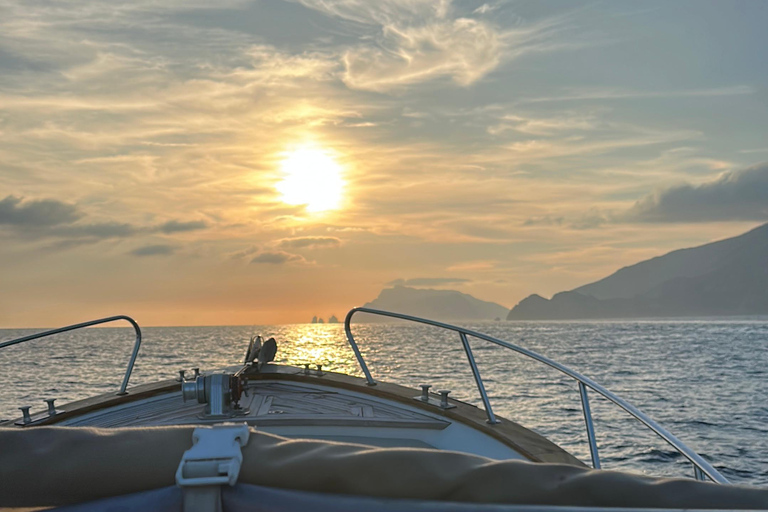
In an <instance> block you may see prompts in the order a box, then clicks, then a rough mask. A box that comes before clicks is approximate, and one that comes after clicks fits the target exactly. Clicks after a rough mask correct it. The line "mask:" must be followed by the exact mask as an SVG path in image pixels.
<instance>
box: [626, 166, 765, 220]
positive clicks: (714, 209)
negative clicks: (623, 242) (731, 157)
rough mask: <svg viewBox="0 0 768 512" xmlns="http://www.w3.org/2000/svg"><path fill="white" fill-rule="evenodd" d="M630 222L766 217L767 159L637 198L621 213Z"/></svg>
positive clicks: (762, 218) (761, 218) (756, 218)
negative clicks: (710, 178) (734, 170)
mask: <svg viewBox="0 0 768 512" xmlns="http://www.w3.org/2000/svg"><path fill="white" fill-rule="evenodd" d="M622 220H626V221H629V222H718V221H765V220H768V162H763V163H760V164H757V165H754V166H752V167H748V168H746V169H743V170H741V171H737V172H726V173H724V174H722V175H721V176H720V177H719V178H718V179H716V180H715V181H712V182H709V183H704V184H702V185H690V184H685V185H679V186H676V187H671V188H668V189H666V190H662V191H660V192H657V193H655V194H651V195H649V196H646V197H644V198H643V199H640V200H639V201H637V202H636V203H635V205H634V206H633V207H632V208H630V209H629V210H628V211H627V212H626V213H625V214H624V215H623V217H622Z"/></svg>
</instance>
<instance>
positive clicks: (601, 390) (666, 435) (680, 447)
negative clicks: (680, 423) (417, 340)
mask: <svg viewBox="0 0 768 512" xmlns="http://www.w3.org/2000/svg"><path fill="white" fill-rule="evenodd" d="M355 313H371V314H374V315H380V316H388V317H391V318H397V319H400V320H408V321H411V322H416V323H420V324H426V325H432V326H434V327H439V328H441V329H446V330H449V331H454V332H457V333H458V334H459V339H460V340H461V344H462V346H463V348H464V353H465V354H466V355H467V361H468V362H469V366H470V367H471V368H472V375H473V376H474V378H475V384H476V385H477V389H478V391H479V392H480V398H481V399H482V401H483V406H484V407H485V412H486V415H487V416H488V423H491V424H494V423H498V420H497V419H496V416H495V414H494V413H493V409H492V407H491V402H490V399H489V398H488V393H487V392H486V391H485V385H484V384H483V379H482V378H481V377H480V370H479V369H478V367H477V363H476V362H475V357H474V355H473V353H472V348H471V347H470V346H469V340H468V339H467V336H472V337H474V338H478V339H481V340H484V341H488V342H490V343H493V344H495V345H499V346H501V347H504V348H508V349H510V350H513V351H515V352H517V353H518V354H522V355H524V356H526V357H529V358H531V359H534V360H536V361H539V362H540V363H544V364H546V365H547V366H550V367H552V368H554V369H555V370H557V371H559V372H560V373H563V374H565V375H567V376H569V377H571V378H572V379H574V380H575V381H576V382H577V383H578V387H579V396H580V397H581V405H582V411H583V413H584V423H585V426H586V430H587V440H588V442H589V453H590V456H591V458H592V466H593V467H594V468H596V469H600V455H599V453H598V450H597V442H596V440H595V430H594V425H593V422H592V412H591V410H590V407H589V397H588V395H587V388H589V389H592V390H593V391H595V392H596V393H598V394H600V395H601V396H602V397H604V398H606V399H607V400H609V401H610V402H612V403H614V404H616V405H618V406H619V407H620V408H622V409H623V410H624V411H626V412H627V413H629V414H630V415H631V416H633V417H634V418H635V419H637V420H638V421H639V422H640V423H642V424H643V425H645V426H646V427H647V428H648V429H650V430H651V431H652V432H653V433H654V434H656V435H657V436H659V437H660V438H662V439H663V440H664V441H666V442H667V443H669V444H670V445H671V446H672V447H673V448H674V449H675V450H677V451H678V452H679V453H680V454H681V455H682V456H683V457H685V458H686V459H688V460H689V461H690V462H691V464H692V465H693V469H694V477H695V478H696V479H697V480H704V477H705V476H706V477H708V478H709V479H710V480H712V481H713V482H717V483H722V484H727V483H728V480H726V478H725V477H724V476H723V475H721V474H720V473H719V472H718V471H717V470H716V469H715V468H714V467H712V465H711V464H709V463H708V462H707V461H705V460H704V459H703V458H702V457H701V456H700V455H699V454H697V453H696V452H695V451H693V450H692V449H690V448H689V447H688V446H686V445H685V444H684V443H683V442H682V441H680V440H679V439H678V438H677V437H675V436H674V435H672V433H670V432H669V431H668V430H667V429H665V428H664V427H662V426H661V425H659V424H658V423H656V422H655V421H654V420H652V419H651V418H650V417H648V416H647V415H646V414H645V413H643V412H642V411H640V410H639V409H638V408H637V407H635V406H634V405H632V404H630V403H629V402H627V401H626V400H624V399H623V398H621V397H619V396H617V395H616V394H614V393H612V392H611V391H609V390H608V389H606V388H605V387H603V386H601V385H600V384H598V383H597V382H595V381H593V380H592V379H590V378H589V377H586V376H584V375H582V374H580V373H578V372H576V371H574V370H571V369H570V368H568V367H567V366H564V365H562V364H560V363H558V362H557V361H553V360H552V359H549V358H548V357H544V356H542V355H540V354H537V353H536V352H533V351H532V350H528V349H526V348H523V347H519V346H517V345H514V344H512V343H509V342H507V341H503V340H500V339H497V338H494V337H492V336H488V335H486V334H482V333H479V332H476V331H472V330H469V329H464V328H463V327H457V326H455V325H451V324H446V323H443V322H436V321H434V320H427V319H425V318H419V317H415V316H410V315H403V314H401V313H392V312H390V311H383V310H379V309H371V308H365V307H358V308H353V309H351V310H350V311H349V313H347V318H346V319H345V320H344V330H345V332H346V334H347V340H348V341H349V344H350V345H351V346H352V350H353V352H354V353H355V357H356V358H357V362H358V363H359V364H360V367H361V369H362V370H363V373H364V374H365V378H366V380H367V381H368V385H369V386H375V385H376V381H375V380H374V379H373V377H372V376H371V372H370V370H369V369H368V365H367V364H366V363H365V359H363V356H362V354H361V353H360V349H359V348H358V346H357V343H356V342H355V338H354V336H353V335H352V328H351V321H352V317H353V316H354V314H355Z"/></svg>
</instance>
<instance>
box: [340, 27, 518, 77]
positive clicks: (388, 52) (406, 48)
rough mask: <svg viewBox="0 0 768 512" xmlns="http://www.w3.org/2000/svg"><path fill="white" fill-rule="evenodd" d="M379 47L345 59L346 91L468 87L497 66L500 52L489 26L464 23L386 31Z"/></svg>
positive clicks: (363, 49) (498, 41) (362, 49)
mask: <svg viewBox="0 0 768 512" xmlns="http://www.w3.org/2000/svg"><path fill="white" fill-rule="evenodd" d="M380 43H381V44H380V46H379V47H371V46H364V47H358V48H355V49H352V50H349V51H348V52H347V53H346V54H345V55H344V59H343V60H344V66H345V72H344V74H343V76H342V79H343V81H344V83H345V84H346V85H347V86H348V87H351V88H353V89H365V90H371V91H379V92H383V91H387V90H389V89H392V88H395V87H398V86H403V85H408V84H414V83H418V82H423V81H428V80H431V79H434V78H438V77H441V76H448V77H450V78H452V79H453V81H454V82H456V83H458V84H459V85H463V86H467V85H470V84H472V83H474V82H476V81H477V80H479V79H480V78H482V77H483V76H485V75H486V74H488V73H489V72H490V71H492V70H493V69H495V68H496V67H497V66H498V65H499V63H500V62H501V54H502V48H503V43H502V40H501V37H500V34H498V33H497V32H496V31H495V30H494V29H493V28H492V27H491V26H489V25H488V24H486V23H484V22H482V21H478V20H472V19H467V18H459V19H456V20H452V21H450V20H440V21H438V22H432V23H429V24H425V25H423V26H416V27H413V26H406V27H402V26H396V25H386V26H384V30H383V38H382V40H381V42H380Z"/></svg>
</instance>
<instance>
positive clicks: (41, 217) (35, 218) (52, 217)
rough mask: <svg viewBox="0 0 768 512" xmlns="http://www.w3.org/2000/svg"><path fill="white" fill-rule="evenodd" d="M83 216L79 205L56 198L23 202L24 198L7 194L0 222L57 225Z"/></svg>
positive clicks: (0, 214)
mask: <svg viewBox="0 0 768 512" xmlns="http://www.w3.org/2000/svg"><path fill="white" fill-rule="evenodd" d="M81 216H82V214H81V213H80V212H78V211H77V207H76V206H74V205H71V204H67V203H63V202H61V201H57V200H55V199H39V200H31V201H25V202H23V199H22V198H19V197H16V196H7V197H6V198H5V199H3V200H2V201H0V224H9V225H12V226H25V227H27V226H29V227H41V226H56V225H59V224H68V223H71V222H74V221H76V220H77V219H79V218H80V217H81Z"/></svg>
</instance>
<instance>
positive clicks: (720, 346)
mask: <svg viewBox="0 0 768 512" xmlns="http://www.w3.org/2000/svg"><path fill="white" fill-rule="evenodd" d="M465 326H466V327H469V328H472V329H475V330H479V331H481V332H485V333H487V334H490V335H492V336H496V337H498V338H501V339H505V340H508V341H511V342H513V343H516V344H519V345H522V346H524V347H526V348H529V349H532V350H534V351H536V352H539V353H540V354H543V355H545V356H548V357H550V358H553V359H555V360H557V361H559V362H561V363H563V364H565V365H567V366H570V367H571V368H573V369H575V370H577V371H580V372H582V373H583V374H585V375H587V376H589V377H591V378H593V379H595V380H596V381H597V382H599V383H601V384H603V385H605V386H606V387H608V388H609V389H611V390H612V391H614V392H616V393H618V394H619V395H620V396H622V397H624V398H625V399H627V400H629V401H630V402H631V403H633V404H634V405H636V406H638V407H639V408H640V409H641V410H643V411H644V412H646V413H647V414H649V415H650V416H651V417H652V418H654V419H656V420H657V421H659V422H660V423H661V424H662V425H663V426H665V427H666V428H667V429H669V430H671V431H672V432H673V433H674V434H675V435H677V436H678V437H679V438H680V439H681V440H683V441H684V442H685V443H687V444H688V445H689V446H690V447H692V448H693V449H694V450H696V451H698V452H699V453H700V454H702V455H703V456H704V457H705V458H706V459H707V460H709V461H710V462H711V463H712V464H713V465H714V466H715V467H716V468H718V469H719V470H720V471H721V472H722V473H723V474H724V475H725V476H726V478H728V479H729V480H731V481H732V482H734V483H740V484H749V485H761V486H768V319H760V320H749V321H746V320H745V321H658V322H651V321H647V322H646V321H644V322H594V323H593V322H557V323H555V322H529V323H507V322H488V323H477V324H465ZM143 331H144V343H143V345H142V347H141V353H140V355H139V359H138V361H137V363H136V367H135V370H134V373H133V376H132V378H131V385H134V384H139V383H145V382H152V381H155V380H157V379H161V378H170V377H174V376H176V375H177V370H178V369H181V368H191V367H194V366H199V367H201V368H202V369H216V368H219V367H221V366H224V365H229V364H233V363H237V362H239V361H240V360H241V358H242V356H243V353H244V351H245V348H246V345H247V340H248V337H249V336H250V335H251V334H263V335H265V337H266V336H275V337H276V338H277V340H278V356H277V359H278V361H281V362H287V363H293V364H303V363H312V364H315V363H320V364H323V366H324V368H327V369H330V370H333V371H341V372H346V373H351V374H356V375H360V371H359V369H358V367H357V364H356V361H355V359H354V355H353V354H352V351H351V350H350V349H349V348H348V346H347V344H346V339H345V337H344V332H343V326H342V325H340V324H325V325H310V324H299V325H274V326H251V327H245V326H235V327H162V328H146V329H144V330H143ZM353 331H354V332H355V335H356V337H357V339H358V341H359V343H360V346H361V348H362V351H363V353H364V355H365V357H366V360H367V361H368V362H369V365H370V367H371V369H372V371H373V373H374V376H375V377H376V378H378V379H380V380H388V381H392V382H398V383H401V384H404V385H409V386H414V387H416V386H418V384H422V383H429V384H433V385H434V386H435V389H439V388H447V389H452V390H453V395H455V396H456V397H457V398H459V399H462V400H466V401H468V402H470V403H473V404H476V405H480V400H479V396H478V394H477V391H476V389H475V388H474V387H473V385H474V384H473V380H472V374H471V371H470V369H469V367H468V365H467V362H466V357H465V356H464V353H463V351H462V348H461V343H460V341H459V339H458V337H457V336H456V335H450V334H448V333H444V332H442V331H439V330H437V329H434V328H431V327H427V326H414V325H408V324H358V325H357V326H356V327H355V328H354V329H353ZM29 332H33V331H30V330H0V340H8V339H11V338H14V337H17V336H22V335H24V334H27V333H29ZM132 343H133V335H132V330H130V329H125V328H109V329H90V330H87V331H81V332H77V333H68V334H62V335H59V336H57V337H54V338H49V339H44V340H38V341H33V342H29V343H27V344H24V345H17V346H13V347H9V348H6V349H4V350H2V351H0V369H2V371H0V418H11V417H17V416H18V415H19V412H18V410H17V409H16V408H17V407H18V406H20V405H33V411H34V410H36V409H43V408H44V407H45V404H44V403H43V402H42V399H43V398H49V397H56V398H58V401H59V403H66V402H68V401H71V400H75V399H80V398H84V397H88V396H92V395H94V394H98V393H103V392H107V391H111V390H116V389H117V387H118V386H119V384H120V381H121V379H122V375H123V371H124V368H125V364H126V363H127V360H128V357H129V354H130V350H131V346H132ZM471 343H472V347H473V350H474V352H475V356H476V358H477V361H478V364H479V367H480V371H481V373H482V375H483V378H484V379H485V381H486V385H487V387H488V391H489V394H490V395H491V398H492V404H493V406H494V410H495V412H496V413H497V414H499V415H501V416H503V417H506V418H509V419H512V420H514V421H517V422H518V423H521V424H522V425H524V426H526V427H529V428H532V429H534V430H536V431H538V432H540V433H541V434H543V435H545V436H547V437H549V438H550V439H552V440H554V441H555V442H557V443H558V444H560V445H561V446H563V447H564V448H565V449H567V450H569V451H570V452H572V453H573V454H575V455H576V456H578V457H580V458H581V459H582V460H584V461H588V460H589V452H588V447H587V444H586V435H585V433H584V420H583V417H582V414H581V406H580V401H579V394H578V390H577V387H576V385H575V384H574V383H573V382H572V381H570V380H569V379H568V378H567V377H564V376H561V375H560V374H559V373H557V372H556V371H554V370H551V369H549V368H548V367H546V366H543V365H541V364H540V363H537V362H535V361H531V360H527V359H525V358H523V357H522V356H518V355H516V354H514V353H512V352H510V351H508V350H505V349H501V348H499V347H495V346H489V345H487V344H485V343H484V342H481V341H479V340H471ZM591 398H592V400H591V402H592V409H593V414H594V417H595V428H596V432H597V438H598V445H599V448H600V453H601V458H602V461H603V467H604V468H610V469H623V470H631V471H637V472H643V473H647V474H655V475H668V476H690V475H691V474H692V469H691V467H690V465H689V464H688V463H687V462H686V461H685V459H684V458H683V457H681V456H679V455H678V454H677V453H676V452H674V451H673V450H672V449H671V448H670V447H669V446H667V445H666V444H665V443H664V442H663V441H661V440H660V439H658V438H656V437H655V436H654V435H653V434H651V433H649V432H648V431H646V430H644V429H643V428H642V427H641V426H640V425H639V424H638V423H637V422H635V421H634V420H632V419H631V418H630V417H629V416H628V415H627V414H626V413H624V412H622V411H621V410H619V409H618V408H617V407H616V406H614V405H612V404H610V403H609V402H606V401H604V400H602V399H600V398H598V397H597V396H596V394H594V393H592V394H591Z"/></svg>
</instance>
